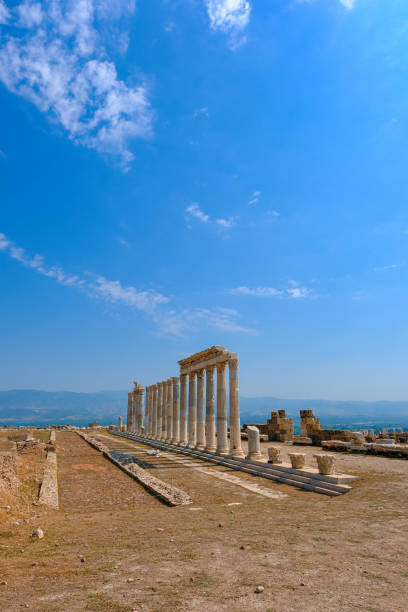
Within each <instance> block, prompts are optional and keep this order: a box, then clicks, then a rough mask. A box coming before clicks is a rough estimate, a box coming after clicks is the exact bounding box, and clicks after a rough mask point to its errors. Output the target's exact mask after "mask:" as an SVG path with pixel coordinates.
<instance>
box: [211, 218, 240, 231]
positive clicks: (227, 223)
mask: <svg viewBox="0 0 408 612" xmlns="http://www.w3.org/2000/svg"><path fill="white" fill-rule="evenodd" d="M215 223H217V224H218V225H221V227H224V228H225V229H230V228H231V227H233V226H234V225H236V217H228V219H216V220H215Z"/></svg>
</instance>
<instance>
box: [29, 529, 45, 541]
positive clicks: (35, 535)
mask: <svg viewBox="0 0 408 612" xmlns="http://www.w3.org/2000/svg"><path fill="white" fill-rule="evenodd" d="M31 537H32V538H37V539H38V540H41V538H43V537H44V532H43V530H42V529H41V527H37V529H34V531H33V533H32V534H31Z"/></svg>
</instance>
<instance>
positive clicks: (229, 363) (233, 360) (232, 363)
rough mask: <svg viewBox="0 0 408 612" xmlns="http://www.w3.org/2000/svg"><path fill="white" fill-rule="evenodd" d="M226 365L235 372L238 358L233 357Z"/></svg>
mask: <svg viewBox="0 0 408 612" xmlns="http://www.w3.org/2000/svg"><path fill="white" fill-rule="evenodd" d="M228 365H229V367H230V368H232V369H234V370H236V369H238V365H239V359H238V357H234V358H233V359H230V360H229V362H228Z"/></svg>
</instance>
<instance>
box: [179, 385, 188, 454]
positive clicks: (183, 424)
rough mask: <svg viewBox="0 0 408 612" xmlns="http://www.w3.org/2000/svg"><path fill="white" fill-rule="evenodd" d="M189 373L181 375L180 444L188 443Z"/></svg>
mask: <svg viewBox="0 0 408 612" xmlns="http://www.w3.org/2000/svg"><path fill="white" fill-rule="evenodd" d="M187 405H188V404H187V374H181V376H180V446H185V445H186V444H187Z"/></svg>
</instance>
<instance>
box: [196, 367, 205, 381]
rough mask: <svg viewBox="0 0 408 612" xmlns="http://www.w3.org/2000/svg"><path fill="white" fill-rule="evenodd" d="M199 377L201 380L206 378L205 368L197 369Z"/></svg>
mask: <svg viewBox="0 0 408 612" xmlns="http://www.w3.org/2000/svg"><path fill="white" fill-rule="evenodd" d="M197 378H199V379H200V380H201V379H202V378H204V368H200V369H199V370H197Z"/></svg>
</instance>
